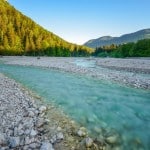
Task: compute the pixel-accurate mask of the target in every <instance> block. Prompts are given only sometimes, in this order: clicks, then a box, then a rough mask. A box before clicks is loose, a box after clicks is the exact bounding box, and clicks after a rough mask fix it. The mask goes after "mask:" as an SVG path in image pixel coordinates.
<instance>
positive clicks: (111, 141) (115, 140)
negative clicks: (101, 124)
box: [106, 135, 119, 144]
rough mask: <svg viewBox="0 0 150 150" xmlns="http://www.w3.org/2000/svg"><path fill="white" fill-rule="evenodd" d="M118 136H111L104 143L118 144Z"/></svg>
mask: <svg viewBox="0 0 150 150" xmlns="http://www.w3.org/2000/svg"><path fill="white" fill-rule="evenodd" d="M118 140H119V139H118V136H117V135H112V136H109V137H107V138H106V142H107V143H109V144H115V143H117V142H118Z"/></svg>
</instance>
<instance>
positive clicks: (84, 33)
mask: <svg viewBox="0 0 150 150" xmlns="http://www.w3.org/2000/svg"><path fill="white" fill-rule="evenodd" d="M8 1H9V3H10V4H11V5H13V6H14V7H15V8H16V9H18V10H19V11H21V12H22V13H23V14H25V15H27V16H28V17H30V18H32V19H33V20H34V21H35V22H36V23H38V24H40V25H41V26H43V27H44V28H45V29H47V30H49V31H51V32H53V33H55V34H57V35H58V36H60V37H61V38H63V39H65V40H67V41H69V42H72V43H77V44H83V43H85V42H86V41H88V40H90V39H95V38H99V37H101V36H108V35H109V36H120V35H122V34H127V33H132V32H135V31H138V30H141V29H146V28H150V0H8Z"/></svg>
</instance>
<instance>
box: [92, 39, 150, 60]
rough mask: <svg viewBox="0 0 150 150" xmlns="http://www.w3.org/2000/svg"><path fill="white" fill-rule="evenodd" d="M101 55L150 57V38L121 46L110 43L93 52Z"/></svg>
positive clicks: (95, 54) (94, 54)
mask: <svg viewBox="0 0 150 150" xmlns="http://www.w3.org/2000/svg"><path fill="white" fill-rule="evenodd" d="M92 55H93V56H99V57H117V58H124V57H150V39H144V40H139V41H138V42H137V43H127V44H122V45H119V46H117V45H116V46H115V45H113V46H112V45H110V46H103V47H99V48H96V50H95V51H94V52H93V54H92Z"/></svg>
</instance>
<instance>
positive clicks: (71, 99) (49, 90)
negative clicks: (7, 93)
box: [0, 64, 150, 150]
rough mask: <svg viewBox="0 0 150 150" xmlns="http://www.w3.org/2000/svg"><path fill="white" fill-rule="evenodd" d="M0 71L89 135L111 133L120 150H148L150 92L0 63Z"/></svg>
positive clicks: (52, 71) (40, 69)
mask: <svg viewBox="0 0 150 150" xmlns="http://www.w3.org/2000/svg"><path fill="white" fill-rule="evenodd" d="M0 72H2V73H4V74H6V75H7V76H9V77H11V78H13V79H15V80H16V81H18V82H20V83H21V84H23V85H24V86H26V87H27V88H29V89H31V90H32V91H35V92H36V93H38V94H39V95H40V96H41V97H43V98H45V99H46V100H47V101H50V102H53V103H55V104H56V105H57V106H60V107H61V108H62V109H63V110H64V112H65V113H66V114H68V115H69V116H70V117H71V118H73V119H74V120H76V121H77V122H78V123H79V124H80V125H83V126H85V127H86V128H87V129H88V131H89V133H90V134H91V135H92V136H99V134H106V133H107V132H111V130H115V131H117V132H118V133H119V134H120V135H121V141H122V145H123V147H124V148H123V149H128V150H130V149H131V150H132V149H144V150H149V149H150V91H146V90H141V89H135V88H130V87H126V86H123V85H119V84H115V83H111V82H108V81H101V80H96V79H92V78H90V77H85V76H80V75H77V74H76V75H75V74H71V73H65V72H61V71H55V70H51V69H45V68H37V67H25V66H24V67H23V66H11V65H4V64H0ZM100 129H102V130H100ZM104 131H105V132H104Z"/></svg>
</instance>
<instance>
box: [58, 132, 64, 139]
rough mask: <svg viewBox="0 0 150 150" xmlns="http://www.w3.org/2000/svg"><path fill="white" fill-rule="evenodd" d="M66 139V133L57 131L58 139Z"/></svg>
mask: <svg viewBox="0 0 150 150" xmlns="http://www.w3.org/2000/svg"><path fill="white" fill-rule="evenodd" d="M63 139H64V135H63V133H62V132H59V133H57V140H63Z"/></svg>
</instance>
